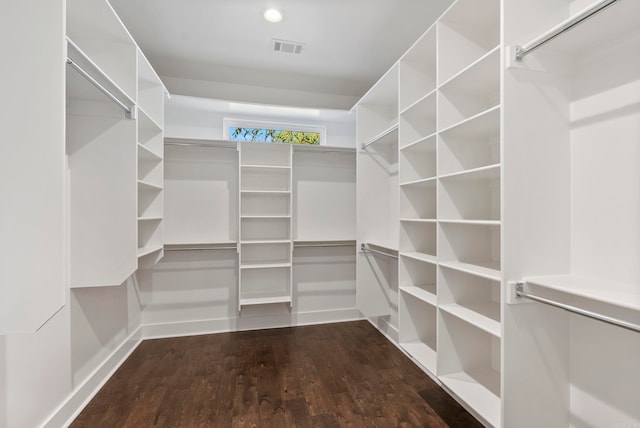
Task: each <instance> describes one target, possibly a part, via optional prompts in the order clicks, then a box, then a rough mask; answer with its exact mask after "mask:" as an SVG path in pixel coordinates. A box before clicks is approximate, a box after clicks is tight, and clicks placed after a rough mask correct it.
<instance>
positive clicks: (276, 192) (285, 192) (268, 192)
mask: <svg viewBox="0 0 640 428" xmlns="http://www.w3.org/2000/svg"><path fill="white" fill-rule="evenodd" d="M240 193H241V194H246V195H249V194H265V195H289V194H291V191H290V190H244V189H243V190H240Z"/></svg>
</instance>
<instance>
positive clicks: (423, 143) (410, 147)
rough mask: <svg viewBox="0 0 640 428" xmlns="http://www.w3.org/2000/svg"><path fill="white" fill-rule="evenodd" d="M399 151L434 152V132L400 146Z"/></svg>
mask: <svg viewBox="0 0 640 428" xmlns="http://www.w3.org/2000/svg"><path fill="white" fill-rule="evenodd" d="M400 151H401V152H419V153H434V152H435V151H436V133H435V132H434V133H433V134H431V135H427V136H426V137H422V138H420V139H418V140H416V141H412V142H411V143H409V144H407V145H404V146H401V147H400Z"/></svg>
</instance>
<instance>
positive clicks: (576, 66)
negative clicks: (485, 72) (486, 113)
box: [503, 0, 640, 427]
mask: <svg viewBox="0 0 640 428" xmlns="http://www.w3.org/2000/svg"><path fill="white" fill-rule="evenodd" d="M603 4H605V2H602V1H587V2H575V1H574V2H569V1H562V2H550V3H548V4H547V5H546V7H545V8H543V9H538V2H535V1H525V2H520V4H518V5H514V4H511V3H509V2H506V3H505V9H504V13H505V20H508V22H510V24H509V25H508V26H507V27H505V34H504V38H505V44H506V46H508V47H509V49H510V51H509V61H508V63H507V65H506V68H505V73H504V88H505V89H504V103H505V105H508V108H506V109H505V112H504V113H505V127H504V134H505V135H504V138H505V140H506V141H508V144H505V146H504V150H505V152H504V165H505V167H506V168H505V171H504V174H505V176H506V180H505V182H506V186H505V189H504V192H505V195H504V205H505V206H504V213H505V218H504V226H503V227H504V252H505V254H508V255H509V257H507V258H505V265H504V269H505V282H506V287H507V288H506V294H507V297H508V299H509V301H508V303H512V304H506V305H504V307H503V310H504V322H503V328H504V339H503V340H504V373H503V383H504V398H503V400H504V425H505V426H513V425H514V424H517V425H518V426H522V427H534V426H579V425H583V426H625V425H631V426H632V425H634V424H637V423H638V421H640V409H639V408H638V406H637V399H636V398H631V396H633V395H635V394H636V392H635V391H636V389H637V385H638V383H639V382H640V369H639V368H638V365H637V364H636V361H637V359H636V358H634V357H632V356H635V355H638V354H639V353H640V340H639V337H640V336H639V333H638V332H637V331H633V330H629V329H625V328H622V327H619V326H616V325H612V324H608V323H605V322H602V321H598V320H594V319H591V318H589V317H587V316H584V315H578V314H576V313H574V312H571V311H565V310H562V309H559V308H556V307H553V306H551V305H548V304H543V303H540V302H533V301H532V300H529V299H525V298H519V299H516V298H515V297H514V293H513V290H514V288H515V287H514V286H513V283H514V282H519V281H523V282H524V290H525V291H526V292H527V293H530V294H532V295H534V296H537V297H542V298H545V299H548V300H550V301H552V302H556V303H561V304H565V305H569V306H572V307H574V308H576V309H579V310H583V311H586V313H592V314H594V315H598V314H600V315H605V316H609V317H612V318H616V319H619V320H622V321H627V322H631V323H635V324H640V305H638V302H640V272H639V271H638V259H639V258H640V247H639V246H638V236H640V223H639V222H638V215H639V211H638V206H640V192H639V185H638V183H640V176H639V174H638V170H639V166H640V165H639V158H638V156H637V153H638V144H637V143H638V140H639V139H640V128H638V123H640V111H639V110H638V108H637V106H638V104H639V103H640V95H639V94H640V91H639V88H640V73H638V70H640V58H639V57H638V55H629V52H637V51H638V49H640V28H639V27H638V25H637V17H638V16H640V4H639V3H638V2H632V1H625V0H623V1H618V2H615V3H614V4H612V5H610V6H609V7H606V8H605V9H604V10H602V11H601V12H599V13H597V14H596V15H594V16H592V17H590V18H589V19H586V20H582V18H583V17H584V16H585V14H588V13H589V11H590V10H594V9H592V8H597V7H599V6H600V5H603ZM576 20H582V22H581V23H580V24H578V25H575V26H573V27H572V28H570V29H569V30H566V31H564V32H561V33H560V34H559V35H557V37H554V38H553V40H550V41H548V42H546V43H543V44H542V45H540V47H539V48H537V49H536V50H534V51H531V52H530V53H528V54H526V55H525V56H524V57H523V58H522V59H521V60H515V59H514V58H513V56H512V54H513V52H514V48H515V46H522V47H525V48H526V47H527V46H530V45H531V43H532V42H537V41H543V40H545V39H546V38H547V36H548V35H553V34H556V30H562V29H564V28H567V27H570V26H571V23H573V22H575V21H576ZM507 168H508V169H507ZM525 168H526V171H525V170H524V169H525ZM534 170H537V171H540V172H541V174H536V173H532V171H534ZM525 400H526V402H527V406H524V407H523V406H519V405H518V404H519V403H522V402H524V401H525ZM540 412H544V414H541V413H540Z"/></svg>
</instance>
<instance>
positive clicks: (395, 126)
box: [361, 125, 398, 149]
mask: <svg viewBox="0 0 640 428" xmlns="http://www.w3.org/2000/svg"><path fill="white" fill-rule="evenodd" d="M397 130H398V125H393V126H392V127H391V128H389V129H385V130H384V131H382V132H381V133H380V134H378V135H376V136H375V137H373V138H372V139H371V140H369V141H367V142H366V143H362V147H361V148H362V149H366V148H367V147H369V146H370V145H372V144H373V143H376V142H378V141H380V140H382V139H383V138H384V137H386V136H387V135H389V134H391V133H393V132H395V131H397Z"/></svg>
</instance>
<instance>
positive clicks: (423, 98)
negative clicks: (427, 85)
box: [400, 88, 436, 115]
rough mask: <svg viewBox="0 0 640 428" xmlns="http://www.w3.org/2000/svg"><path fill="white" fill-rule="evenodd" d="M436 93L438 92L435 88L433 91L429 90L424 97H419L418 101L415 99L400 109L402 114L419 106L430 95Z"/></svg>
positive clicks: (432, 95) (433, 95)
mask: <svg viewBox="0 0 640 428" xmlns="http://www.w3.org/2000/svg"><path fill="white" fill-rule="evenodd" d="M435 94H436V90H435V88H434V89H432V90H431V91H429V92H428V93H427V94H425V95H423V96H422V97H420V98H419V99H417V100H416V101H414V102H413V103H411V104H410V105H408V106H407V107H405V108H404V109H403V110H401V111H400V115H403V114H404V113H406V112H408V111H409V110H411V109H413V108H415V107H416V106H419V105H420V103H422V102H424V101H425V100H426V99H428V98H429V97H435Z"/></svg>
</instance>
